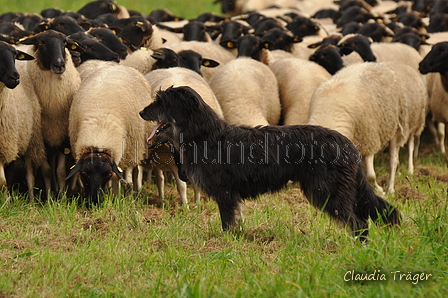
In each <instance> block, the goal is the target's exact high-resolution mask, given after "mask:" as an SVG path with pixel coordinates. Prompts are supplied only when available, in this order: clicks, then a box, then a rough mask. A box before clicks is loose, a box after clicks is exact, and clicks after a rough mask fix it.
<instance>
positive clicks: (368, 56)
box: [338, 34, 421, 69]
mask: <svg viewBox="0 0 448 298" xmlns="http://www.w3.org/2000/svg"><path fill="white" fill-rule="evenodd" d="M338 47H340V48H341V51H342V53H343V54H344V55H349V54H350V53H351V52H352V51H355V52H357V53H358V54H359V55H360V56H361V58H362V59H363V61H376V62H383V61H396V62H401V63H404V64H407V65H409V66H411V67H412V68H414V69H418V64H419V62H420V60H421V55H420V54H419V52H418V51H417V50H416V49H414V48H413V47H411V46H409V45H407V44H403V43H395V42H394V43H387V42H373V43H371V42H370V40H369V38H368V37H366V36H363V35H360V34H349V35H346V36H345V37H344V38H342V39H341V40H340V41H339V43H338Z"/></svg>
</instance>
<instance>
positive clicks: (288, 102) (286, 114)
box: [269, 58, 331, 125]
mask: <svg viewBox="0 0 448 298" xmlns="http://www.w3.org/2000/svg"><path fill="white" fill-rule="evenodd" d="M269 68H270V69H271V70H272V72H273V73H274V75H275V77H276V78H277V82H278V89H279V92H280V101H281V105H282V123H283V124H284V125H296V124H297V125H298V124H300V125H302V124H306V123H308V109H309V105H310V100H311V97H312V95H313V92H314V90H315V89H316V88H317V86H318V85H319V84H320V83H321V82H323V81H326V80H328V79H329V78H331V75H330V73H329V72H328V71H326V70H325V68H323V67H322V66H320V65H318V64H316V63H313V62H310V61H308V60H304V59H298V58H284V59H280V60H278V61H276V62H274V63H272V64H270V65H269Z"/></svg>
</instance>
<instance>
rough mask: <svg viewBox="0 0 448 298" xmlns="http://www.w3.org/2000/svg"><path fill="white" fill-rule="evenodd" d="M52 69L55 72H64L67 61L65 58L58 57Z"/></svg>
mask: <svg viewBox="0 0 448 298" xmlns="http://www.w3.org/2000/svg"><path fill="white" fill-rule="evenodd" d="M51 71H52V72H53V73H54V74H62V73H64V71H65V62H64V60H63V59H60V58H59V59H57V60H56V62H54V63H53V65H52V66H51Z"/></svg>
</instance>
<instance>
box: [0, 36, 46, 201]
mask: <svg viewBox="0 0 448 298" xmlns="http://www.w3.org/2000/svg"><path fill="white" fill-rule="evenodd" d="M32 59H34V58H33V57H32V56H30V55H28V54H26V53H24V52H21V51H17V50H16V49H15V48H14V47H12V46H11V45H9V44H7V43H5V42H3V41H2V42H0V122H1V125H0V135H1V136H2V137H1V138H0V188H2V187H4V186H6V176H5V171H4V166H5V165H6V164H9V163H10V162H12V161H14V160H16V159H17V158H18V157H19V156H24V158H25V166H26V181H27V185H28V189H29V197H30V199H32V198H33V187H34V170H33V168H34V167H36V166H40V165H41V163H42V160H43V159H44V157H45V150H44V145H43V139H42V135H41V130H40V129H41V127H40V106H39V102H38V100H37V97H36V95H35V93H34V92H33V90H32V86H30V84H29V82H27V81H25V82H23V81H22V82H20V75H19V73H18V72H17V69H16V67H15V60H32ZM19 82H20V84H19Z"/></svg>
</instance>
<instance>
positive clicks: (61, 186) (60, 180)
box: [56, 153, 67, 191]
mask: <svg viewBox="0 0 448 298" xmlns="http://www.w3.org/2000/svg"><path fill="white" fill-rule="evenodd" d="M65 162H66V158H65V154H64V153H58V161H57V168H56V177H57V186H58V191H65V190H66V189H65V177H66V176H67V175H66V174H67V172H66V170H65Z"/></svg>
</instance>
